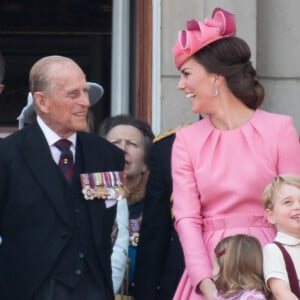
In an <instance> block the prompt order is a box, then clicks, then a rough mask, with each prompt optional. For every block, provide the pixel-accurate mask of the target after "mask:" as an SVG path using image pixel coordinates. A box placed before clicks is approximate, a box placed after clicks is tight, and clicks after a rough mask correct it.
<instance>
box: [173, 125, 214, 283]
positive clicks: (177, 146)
mask: <svg viewBox="0 0 300 300" xmlns="http://www.w3.org/2000/svg"><path fill="white" fill-rule="evenodd" d="M185 142H186V141H185V139H184V135H182V134H181V132H180V131H179V132H177V133H176V139H175V141H174V145H173V151H172V176H173V195H174V197H176V198H177V199H178V201H175V198H174V207H173V208H174V215H175V218H176V220H175V227H176V230H177V231H178V234H179V237H180V242H181V244H182V247H183V251H184V256H185V263H186V269H187V272H188V274H189V277H190V279H191V282H192V285H193V287H194V288H196V287H197V285H198V284H199V283H200V281H201V280H202V279H204V278H207V277H210V276H211V274H210V273H211V267H210V262H209V259H208V255H207V251H206V248H205V246H204V243H203V239H202V227H201V224H202V217H201V202H200V199H199V192H198V189H197V184H196V180H195V177H194V174H195V172H194V170H193V167H192V162H191V158H190V154H189V153H188V152H187V151H188V147H186V146H185Z"/></svg>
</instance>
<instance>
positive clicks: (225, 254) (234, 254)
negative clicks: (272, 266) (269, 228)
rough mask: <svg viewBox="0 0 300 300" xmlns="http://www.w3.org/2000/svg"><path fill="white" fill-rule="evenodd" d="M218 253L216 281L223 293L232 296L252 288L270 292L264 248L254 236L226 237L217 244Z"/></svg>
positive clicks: (220, 292) (218, 288)
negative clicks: (266, 279) (265, 273)
mask: <svg viewBox="0 0 300 300" xmlns="http://www.w3.org/2000/svg"><path fill="white" fill-rule="evenodd" d="M249 250H250V251H249ZM215 255H216V262H217V264H218V266H219V273H218V274H217V278H216V280H215V284H216V288H217V291H218V293H219V294H220V295H223V296H224V297H230V296H234V295H237V294H238V293H239V292H241V291H244V290H253V289H255V290H257V291H261V292H262V293H264V294H265V295H266V296H267V295H268V292H267V289H266V286H265V283H264V278H263V268H262V264H263V255H262V248H261V245H260V243H259V241H258V240H257V239H256V238H255V237H253V236H248V235H245V234H238V235H235V236H230V237H226V238H224V239H223V240H221V241H220V242H219V243H218V244H217V246H216V248H215Z"/></svg>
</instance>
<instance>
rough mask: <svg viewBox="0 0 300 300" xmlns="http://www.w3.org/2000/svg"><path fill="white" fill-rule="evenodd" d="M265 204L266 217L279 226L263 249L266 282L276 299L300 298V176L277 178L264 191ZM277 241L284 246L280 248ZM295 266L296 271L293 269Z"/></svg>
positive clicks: (290, 175)
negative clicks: (272, 239)
mask: <svg viewBox="0 0 300 300" xmlns="http://www.w3.org/2000/svg"><path fill="white" fill-rule="evenodd" d="M263 204H264V208H265V212H266V218H267V219H268V221H269V222H270V223H271V224H274V226H275V227H276V229H277V235H276V237H275V241H274V243H269V244H267V245H266V246H265V247H264V249H263V256H264V263H263V268H264V277H265V281H266V284H267V286H268V287H269V289H270V290H271V292H272V294H273V296H274V297H275V299H289V300H293V299H299V297H300V295H299V294H300V291H299V279H300V176H298V175H292V174H287V175H281V176H277V177H275V178H274V179H273V181H272V182H271V183H270V184H269V185H268V186H267V187H266V189H265V191H264V195H263ZM276 242H278V243H280V244H281V245H282V246H283V248H284V249H283V250H281V249H280V248H279V247H281V246H280V245H279V246H278V245H276V244H275V243H276ZM285 250H286V251H287V253H288V254H286V256H289V257H290V258H291V261H290V265H289V264H288V263H287V261H286V260H285V258H284V254H283V252H285ZM293 265H294V270H295V271H296V272H295V273H296V274H295V273H293V272H292V269H293ZM292 274H294V276H293V275H292ZM292 282H293V283H294V284H292Z"/></svg>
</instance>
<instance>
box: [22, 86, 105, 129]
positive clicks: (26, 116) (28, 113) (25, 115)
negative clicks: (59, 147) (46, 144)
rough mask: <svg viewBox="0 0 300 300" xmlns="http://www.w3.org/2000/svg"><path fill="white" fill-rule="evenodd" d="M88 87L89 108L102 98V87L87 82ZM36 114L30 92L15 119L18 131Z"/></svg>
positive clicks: (32, 119)
mask: <svg viewBox="0 0 300 300" xmlns="http://www.w3.org/2000/svg"><path fill="white" fill-rule="evenodd" d="M87 84H88V86H89V90H88V93H89V100H90V106H93V105H95V104H96V103H97V102H98V101H99V100H100V99H101V98H102V96H103V94H104V89H103V87H102V86H101V85H100V84H98V83H96V82H87ZM35 117H36V114H35V110H34V105H33V97H32V94H31V92H29V93H28V96H27V103H26V106H24V107H23V109H22V111H21V113H20V115H19V116H18V117H17V120H18V121H19V129H21V128H23V127H24V124H30V123H32V122H33V121H34V120H35Z"/></svg>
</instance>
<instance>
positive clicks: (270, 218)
mask: <svg viewBox="0 0 300 300" xmlns="http://www.w3.org/2000/svg"><path fill="white" fill-rule="evenodd" d="M265 216H266V218H267V220H268V221H269V223H271V224H276V220H275V216H274V214H273V210H271V209H269V208H267V209H266V210H265Z"/></svg>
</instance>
